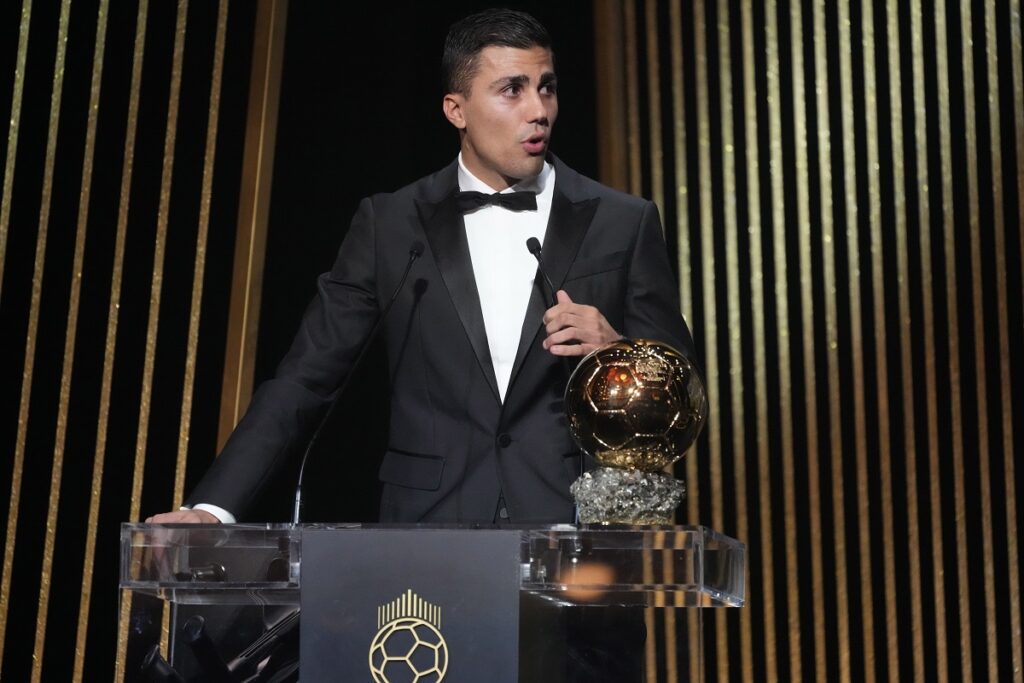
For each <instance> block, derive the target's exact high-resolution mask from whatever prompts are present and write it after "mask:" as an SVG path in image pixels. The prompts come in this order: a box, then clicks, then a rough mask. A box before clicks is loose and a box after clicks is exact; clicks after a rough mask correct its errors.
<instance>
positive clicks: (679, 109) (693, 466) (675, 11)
mask: <svg viewBox="0 0 1024 683" xmlns="http://www.w3.org/2000/svg"><path fill="white" fill-rule="evenodd" d="M669 19H670V22H669V25H670V26H669V30H670V36H671V38H670V40H671V54H672V112H673V122H672V123H673V126H672V133H673V137H672V141H673V164H674V169H675V179H676V187H675V190H676V236H677V242H676V244H677V249H676V251H677V258H678V261H677V262H678V264H679V301H680V305H681V307H682V314H683V318H684V319H687V316H688V315H690V314H691V313H692V312H693V294H692V292H693V272H692V268H691V266H690V221H689V207H688V206H687V201H686V200H687V187H686V183H687V177H686V108H685V101H684V90H683V11H682V6H681V2H680V0H671V3H670V5H669ZM687 323H688V321H687ZM697 462H698V461H697V455H696V446H695V445H694V446H693V447H691V449H690V450H689V453H688V456H687V457H686V459H685V460H684V461H683V466H682V468H683V471H684V472H685V475H684V477H685V480H686V482H688V488H689V490H687V493H686V510H687V514H686V518H687V521H688V522H690V523H693V522H694V521H695V520H696V519H697V516H698V507H697V502H698V499H697V497H696V494H695V490H696V486H695V485H693V484H695V483H696V481H697ZM676 540H677V542H678V541H680V540H681V535H676ZM673 579H675V578H674V577H673ZM678 597H681V596H678V595H677V598H678ZM689 612H690V610H687V611H686V612H683V614H684V615H685V618H687V623H686V624H684V626H683V628H684V630H686V644H685V645H684V648H686V651H687V652H688V653H689V643H691V642H692V641H691V639H690V637H689V636H690V634H692V633H693V627H691V626H690V625H689V623H690V622H691V621H692V620H691V618H690V617H691V616H692V615H691V614H690V613H689ZM679 615H680V612H679V611H678V610H677V609H674V608H670V609H669V610H668V612H667V614H666V641H668V643H669V648H670V649H671V650H672V660H671V664H673V665H674V666H672V667H670V671H669V675H670V677H674V680H678V679H679V663H678V660H677V657H676V650H677V649H678V648H677V647H676V646H675V644H674V643H675V642H676V640H677V639H678V635H677V634H678V632H677V628H676V620H677V617H678V616H679ZM695 659H696V657H694V656H692V655H690V656H687V660H688V661H689V665H690V667H689V672H688V673H689V679H690V680H695V677H696V675H697V674H698V672H697V671H696V670H695V669H694V667H695V665H696V661H695Z"/></svg>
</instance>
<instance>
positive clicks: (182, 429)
mask: <svg viewBox="0 0 1024 683" xmlns="http://www.w3.org/2000/svg"><path fill="white" fill-rule="evenodd" d="M227 26H228V3H227V0H221V3H220V6H219V8H218V12H217V36H216V38H215V40H214V50H213V67H212V73H211V75H210V114H209V118H208V119H207V122H206V150H205V152H204V156H203V185H202V190H201V195H200V204H199V230H198V234H197V235H196V264H195V270H194V273H193V276H192V303H191V307H190V309H189V311H190V318H189V325H188V350H187V351H186V354H185V379H184V381H183V387H184V388H183V390H182V405H181V423H180V426H179V428H178V462H177V466H176V468H175V473H174V498H173V500H174V505H175V506H178V505H180V504H181V501H182V499H183V497H184V495H185V494H184V489H185V468H186V466H187V463H188V444H189V432H190V425H191V421H192V394H193V391H194V388H195V376H196V352H197V348H198V346H199V320H200V314H201V312H202V301H203V275H204V273H205V271H206V237H207V233H208V231H209V226H210V200H211V196H212V192H213V167H214V159H215V157H216V152H217V121H218V118H219V116H218V115H219V113H220V87H221V76H222V74H223V71H224V43H225V39H226V38H225V36H226V35H227Z"/></svg>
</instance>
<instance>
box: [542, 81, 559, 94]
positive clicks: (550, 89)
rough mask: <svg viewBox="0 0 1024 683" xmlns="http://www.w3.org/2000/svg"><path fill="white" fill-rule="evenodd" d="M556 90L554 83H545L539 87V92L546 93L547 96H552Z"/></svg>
mask: <svg viewBox="0 0 1024 683" xmlns="http://www.w3.org/2000/svg"><path fill="white" fill-rule="evenodd" d="M556 90H557V88H555V84H554V83H545V84H544V85H542V86H541V87H540V91H541V92H542V93H546V94H548V95H554V94H555V91H556Z"/></svg>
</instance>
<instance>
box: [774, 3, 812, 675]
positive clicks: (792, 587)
mask: <svg viewBox="0 0 1024 683" xmlns="http://www.w3.org/2000/svg"><path fill="white" fill-rule="evenodd" d="M765 16H766V19H767V22H766V26H765V53H766V54H765V58H766V62H767V82H768V130H769V135H768V139H769V153H770V155H771V159H770V162H769V168H770V170H771V184H772V187H771V192H772V251H773V258H774V265H775V310H776V316H777V317H776V320H777V322H776V325H775V327H776V329H777V330H778V344H779V349H778V353H779V357H778V359H777V361H778V367H779V396H778V401H779V412H780V413H781V419H782V424H781V425H780V431H781V432H782V438H781V445H782V452H781V453H780V459H781V461H782V486H783V510H784V512H785V525H784V526H785V549H787V550H788V553H786V554H784V556H783V559H784V560H785V562H786V568H787V572H786V612H787V614H786V625H787V629H788V631H789V635H788V639H789V667H790V677H791V679H792V680H794V681H799V680H802V679H803V677H804V675H803V667H802V662H801V659H800V652H801V633H802V630H801V626H800V595H801V594H802V592H803V591H802V590H801V588H800V586H801V584H800V581H799V574H800V567H799V566H798V565H797V563H796V556H795V554H794V553H793V551H792V549H793V548H796V547H797V537H796V523H797V517H796V473H795V468H794V463H793V458H794V455H795V454H794V449H793V426H794V425H793V404H792V400H793V378H792V374H791V367H790V359H789V352H790V344H791V340H790V337H789V303H788V296H789V294H788V285H787V282H788V280H787V277H786V273H787V263H786V207H785V191H784V181H785V178H784V175H785V169H784V167H783V164H784V162H783V156H782V112H781V106H782V93H781V90H780V87H779V78H780V77H781V73H780V71H781V66H780V64H779V33H778V6H777V4H776V0H771V1H770V2H768V3H767V5H766V7H765ZM773 551H774V548H773ZM765 564H768V562H766V563H765ZM815 588H818V589H820V584H818V585H817V586H816V587H815V586H812V590H814V589H815ZM814 595H820V593H814ZM812 599H813V598H812ZM815 638H816V640H817V641H818V642H819V643H821V646H823V639H821V638H818V633H817V632H816V633H815ZM819 651H820V650H819Z"/></svg>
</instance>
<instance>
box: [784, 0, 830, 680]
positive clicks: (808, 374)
mask: <svg viewBox="0 0 1024 683" xmlns="http://www.w3.org/2000/svg"><path fill="white" fill-rule="evenodd" d="M790 34H791V40H792V46H791V49H792V56H793V126H794V139H795V144H796V150H795V152H796V154H795V156H796V200H797V202H796V203H797V226H798V227H797V237H798V244H799V251H800V300H801V306H800V309H801V311H800V315H801V325H802V327H803V347H802V350H803V370H804V403H805V408H806V410H807V416H806V425H805V427H806V429H807V479H808V509H809V510H810V514H809V517H810V520H809V521H810V526H811V544H810V545H811V592H810V596H813V597H811V598H810V599H811V602H812V611H813V615H814V617H813V618H814V641H815V642H814V652H815V676H816V678H817V680H819V681H823V680H826V678H827V675H826V671H827V670H826V667H825V663H826V658H827V652H826V649H825V606H824V601H823V600H822V599H821V597H820V596H823V595H824V578H823V574H822V571H823V570H822V553H823V552H824V548H823V547H822V542H821V492H820V490H819V487H820V482H821V478H820V473H819V471H820V466H819V462H818V459H819V458H820V457H821V450H820V448H819V445H818V404H817V396H816V395H815V386H816V384H817V377H816V374H817V373H816V371H815V364H814V308H813V301H814V298H813V297H814V281H813V280H812V276H811V227H810V225H811V223H810V222H811V215H810V214H811V211H810V198H809V194H810V191H809V189H808V176H807V174H808V171H809V169H810V162H809V160H808V150H807V114H806V111H805V110H804V106H805V102H806V91H805V88H804V58H803V45H804V36H803V16H802V11H801V8H800V3H792V4H791V5H790ZM821 182H822V184H823V185H824V183H825V182H826V181H825V179H824V178H823V179H822V180H821ZM785 272H786V271H785V270H781V271H779V273H780V276H781V275H782V274H784V273H785ZM826 298H827V296H826ZM783 400H785V397H784V398H783ZM795 522H796V520H795V519H793V520H791V521H790V523H795ZM836 556H837V557H838V556H840V553H838V552H837V553H836ZM840 585H842V584H840ZM845 642H846V641H845V640H844V639H840V644H841V645H840V647H843V646H845Z"/></svg>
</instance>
